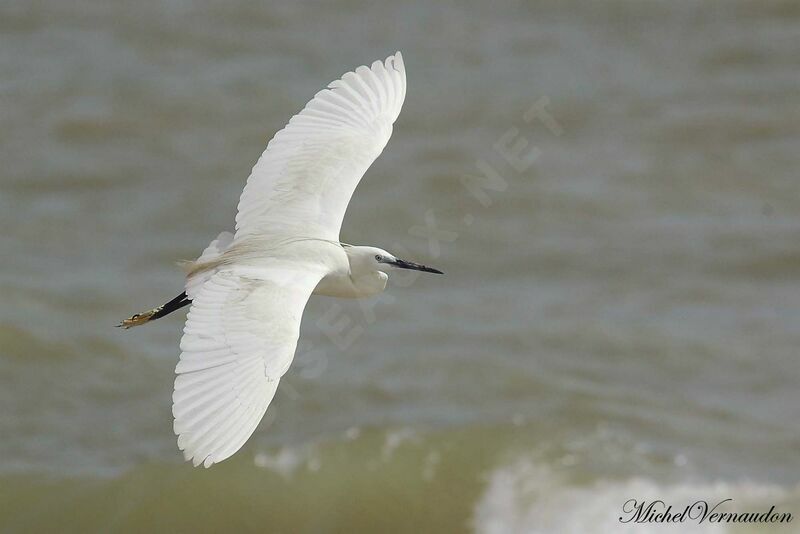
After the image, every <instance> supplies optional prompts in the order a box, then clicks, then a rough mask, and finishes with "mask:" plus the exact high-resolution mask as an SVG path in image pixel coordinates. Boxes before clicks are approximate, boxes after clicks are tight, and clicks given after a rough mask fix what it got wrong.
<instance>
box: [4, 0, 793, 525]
mask: <svg viewBox="0 0 800 534" xmlns="http://www.w3.org/2000/svg"><path fill="white" fill-rule="evenodd" d="M397 49H400V50H402V51H403V54H404V57H405V60H406V65H407V70H408V84H409V89H408V96H407V99H406V102H405V106H404V110H403V113H402V114H401V116H400V119H399V120H398V122H397V124H396V125H395V130H394V135H393V139H392V140H391V141H390V143H389V145H388V147H387V150H386V152H385V154H384V155H383V156H382V157H381V158H380V159H379V160H378V161H377V162H376V164H375V165H374V166H373V168H372V169H371V170H370V171H369V172H368V174H367V176H366V177H365V179H364V181H363V183H362V184H361V185H360V186H359V189H358V190H357V192H356V195H355V197H354V200H353V203H352V205H351V208H350V211H349V213H348V216H347V218H346V220H345V224H344V228H343V232H342V238H343V240H345V241H347V242H350V243H356V244H374V245H378V246H382V247H383V248H387V249H389V250H391V251H394V252H397V253H400V252H402V253H403V254H404V255H405V256H408V257H409V258H410V259H415V260H418V261H421V262H423V263H426V264H430V265H433V266H436V267H439V268H441V269H442V270H444V271H445V272H446V273H447V274H446V276H444V277H419V278H414V279H411V278H405V277H403V276H398V277H393V279H392V280H390V287H389V291H388V293H387V295H385V296H383V297H381V298H379V299H378V300H374V301H370V302H368V303H366V304H364V303H361V304H359V303H354V302H337V301H334V300H328V299H324V298H319V299H315V300H312V302H311V303H310V305H309V307H308V308H307V310H306V314H305V319H304V323H303V331H302V342H301V345H300V348H299V351H298V356H297V358H296V360H295V363H294V365H293V368H292V369H291V370H290V372H289V374H288V375H287V376H286V377H285V379H284V380H283V382H282V384H281V388H280V390H279V392H278V394H277V396H276V398H275V401H274V403H273V405H272V406H271V407H270V409H269V412H268V415H267V417H266V418H265V421H264V422H263V423H262V425H261V427H260V428H259V430H258V431H257V432H256V434H255V435H254V436H253V437H252V438H251V440H250V441H249V442H248V443H247V445H246V446H245V447H244V448H243V449H242V451H240V452H239V453H238V454H237V455H236V456H234V457H233V458H232V459H231V460H229V461H226V462H224V463H222V464H220V465H218V466H215V467H214V468H212V469H210V470H193V469H191V468H190V466H189V465H186V464H183V462H182V458H181V455H180V453H179V451H178V450H177V448H176V446H175V440H174V437H173V434H172V424H171V423H172V419H171V412H170V407H171V394H172V380H173V370H174V366H175V363H176V361H177V355H178V341H179V338H180V331H181V328H182V316H181V314H176V316H171V317H169V318H167V319H164V320H163V321H159V322H157V323H155V324H154V325H153V326H150V327H147V328H141V329H136V330H132V331H128V332H123V331H119V330H117V329H114V328H112V325H114V324H115V323H116V322H118V321H119V320H120V319H121V318H123V317H126V316H128V315H130V314H131V313H133V312H136V311H140V310H142V309H146V308H150V307H152V306H154V305H157V304H160V303H162V302H164V301H165V300H167V299H169V298H171V297H172V296H174V294H176V293H177V292H179V291H180V288H181V286H182V279H181V273H180V271H179V269H177V268H176V267H175V265H174V264H175V262H176V261H178V260H181V259H186V258H193V257H196V256H197V255H198V254H199V252H200V251H201V250H202V248H203V247H204V246H205V245H206V244H207V243H208V241H210V240H211V239H212V238H213V237H214V236H216V235H217V233H219V232H220V231H222V230H225V229H230V228H231V226H232V224H233V218H234V215H235V207H236V203H237V200H238V196H239V194H240V192H241V189H242V186H243V184H244V181H245V179H246V177H247V175H248V174H249V171H250V168H251V167H252V165H253V163H254V162H255V160H256V158H257V157H258V155H260V153H261V151H262V150H263V148H264V146H265V145H266V142H267V141H268V139H269V137H270V136H271V135H272V134H273V133H274V132H275V131H276V130H278V129H279V128H281V127H282V126H283V124H284V123H285V122H286V121H287V120H288V118H289V117H290V116H291V115H292V114H293V113H295V112H296V111H297V110H299V109H300V108H301V107H302V106H303V104H304V103H305V102H306V101H307V100H308V99H309V98H311V96H313V94H314V93H315V92H316V91H317V90H319V89H320V88H321V87H323V86H324V85H325V84H326V83H328V82H329V81H331V80H333V79H335V78H337V77H338V76H339V75H341V74H342V73H343V72H345V71H346V70H349V69H352V68H353V67H355V66H357V65H359V64H363V63H367V62H370V61H372V60H374V59H377V58H383V57H386V56H387V55H388V54H390V53H392V52H394V51H395V50H397ZM799 83H800V9H799V8H798V5H797V4H795V3H790V2H787V3H766V2H760V1H758V2H756V1H751V2H745V1H741V2H726V3H715V2H706V3H694V2H682V1H678V2H666V1H665V2H649V3H639V2H623V1H611V0H608V1H602V2H591V3H590V2H527V3H525V2H519V3H513V2H512V3H499V4H498V3H494V4H492V5H488V4H487V5H484V4H482V3H477V2H475V3H471V2H458V3H456V2H449V3H437V4H434V5H429V4H428V3H424V2H404V3H402V4H401V3H397V4H395V5H389V4H384V5H380V4H376V5H373V4H368V3H359V2H350V1H344V0H341V1H337V2H333V3H330V4H303V5H299V4H288V3H287V4H285V5H268V4H257V3H251V2H205V3H200V4H197V3H192V2H183V1H170V2H167V1H165V2H143V3H127V4H123V3H109V2H92V1H81V2H57V1H48V0H44V1H41V2H16V1H13V0H12V1H6V2H3V3H2V4H0V124H1V125H2V128H0V161H1V162H2V166H0V225H1V226H2V228H3V232H0V250H2V253H0V254H2V256H0V257H1V258H2V261H0V295H2V302H3V305H2V306H0V407H2V410H0V531H2V532H6V531H8V532H48V531H58V532H87V531H89V532H92V531H94V532H107V531H126V532H141V531H156V530H157V531H173V532H198V531H208V532H210V531H217V532H222V531H231V530H237V531H259V532H263V531H267V532H298V531H299V532H353V531H405V532H412V531H414V532H416V531H427V532H453V531H455V532H458V531H476V532H482V533H501V532H592V531H597V532H637V533H638V532H650V531H656V532H667V531H670V532H673V531H674V532H679V531H680V532H728V531H731V532H738V531H737V530H735V529H728V528H727V526H726V525H694V524H685V525H681V527H675V529H671V527H669V526H661V525H639V526H636V527H634V526H631V525H622V524H620V523H619V521H618V519H617V518H618V517H619V515H620V513H621V509H622V506H623V503H624V502H625V501H627V500H628V499H631V498H639V499H644V498H647V499H663V500H665V501H667V502H671V503H674V505H675V506H678V505H685V504H688V503H690V502H694V501H695V500H697V499H706V500H709V501H719V500H723V499H726V498H733V499H734V503H735V505H734V506H733V507H732V508H731V510H733V511H750V510H758V511H761V510H762V509H763V508H764V507H766V508H769V506H770V505H773V504H774V505H776V506H777V507H778V509H779V510H782V511H790V512H792V513H793V514H794V515H795V516H799V515H800V489H799V488H798V484H799V483H800V465H798V463H797V461H796V459H797V453H798V450H800V416H798V413H800V412H798V410H797V406H798V405H800V391H799V390H798V388H797V384H798V382H799V381H800V363H798V358H797V357H798V349H797V347H798V346H800V329H799V328H798V323H800V304H798V303H800V285H799V284H798V273H800V248H798V240H797V237H798V235H800V200H799V199H800V180H798V173H797V170H798V168H800V153H798V147H800V93H798V91H797V87H798V84H799ZM533 106H539V107H536V108H533V109H539V110H541V109H544V110H546V112H547V115H542V114H541V113H540V114H536V113H531V109H532V107H533ZM526 112H528V113H527V114H526ZM543 117H544V118H545V120H542V118H543ZM548 117H549V119H548ZM520 139H524V140H525V141H526V142H527V143H528V144H527V147H526V148H524V149H523V152H527V151H528V150H530V149H535V150H536V152H535V154H537V155H536V157H535V158H533V159H531V160H530V161H513V160H510V159H507V158H504V157H503V156H502V154H501V153H502V147H503V146H506V147H508V146H513V145H514V143H515V142H517V141H519V140H520ZM498 147H499V148H498ZM529 154H530V153H529ZM487 166H488V167H489V168H491V169H492V170H493V171H494V172H496V173H497V175H498V176H499V177H500V178H501V182H497V183H499V184H500V186H498V187H497V188H496V189H498V190H494V189H486V190H483V191H482V192H481V193H480V194H478V195H477V196H476V195H475V191H474V189H472V190H470V188H469V187H466V186H465V185H464V182H465V180H466V182H467V183H468V184H469V183H472V182H470V179H465V178H464V176H465V175H480V173H481V172H482V171H481V169H486V167H487ZM341 321H344V323H343V324H345V325H346V326H345V328H344V329H343V330H341V331H337V329H336V327H335V325H336V324H339V323H340V322H341ZM677 528H681V530H677ZM759 528H760V530H759ZM626 529H627V530H626ZM693 529H694V530H693ZM740 530H741V529H740ZM740 530H739V531H740ZM745 531H747V530H745ZM750 531H751V532H759V531H764V532H766V531H772V528H771V527H763V526H762V527H758V528H751V529H750ZM774 531H776V532H792V531H795V532H796V531H798V530H797V527H796V521H795V522H794V523H792V524H790V525H788V526H786V525H784V526H781V527H780V528H778V527H775V528H774Z"/></svg>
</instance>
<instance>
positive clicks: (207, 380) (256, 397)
mask: <svg viewBox="0 0 800 534" xmlns="http://www.w3.org/2000/svg"><path fill="white" fill-rule="evenodd" d="M323 274H324V272H323V271H322V269H321V268H320V266H319V264H315V263H309V264H308V265H306V264H304V263H297V262H293V263H289V262H276V263H275V264H273V265H270V266H269V267H230V268H228V269H225V270H222V271H220V272H217V273H216V274H214V275H213V276H212V277H211V279H210V280H208V281H207V282H206V283H205V284H203V286H202V288H201V289H200V291H199V293H198V294H197V297H196V298H195V299H194V300H193V301H192V306H191V308H190V310H189V315H188V317H187V320H186V326H185V327H184V334H183V338H182V339H181V357H180V361H179V362H178V366H177V367H176V369H175V372H176V374H177V375H178V376H177V377H176V378H175V390H174V393H173V396H172V399H173V406H172V412H173V416H174V418H175V422H174V429H175V433H176V434H177V435H178V447H179V448H180V449H181V450H183V451H184V457H185V458H186V459H187V460H190V459H191V460H192V461H193V463H194V465H195V466H197V465H200V464H201V463H202V464H204V465H205V466H206V467H210V466H211V465H212V464H214V463H216V462H220V461H222V460H224V459H225V458H228V457H229V456H230V455H232V454H233V453H235V452H236V451H237V450H239V449H240V448H241V447H242V445H244V443H245V441H247V439H248V438H249V437H250V435H251V434H252V433H253V431H254V430H255V429H256V427H257V426H258V423H259V421H261V418H262V417H263V416H264V413H265V412H266V410H267V406H269V403H270V401H272V397H273V396H274V395H275V390H276V388H277V387H278V381H279V380H280V378H281V376H283V374H284V373H285V372H286V370H287V369H288V368H289V365H290V364H291V362H292V358H293V357H294V351H295V347H296V345H297V338H298V335H299V331H300V320H301V317H302V315H303V309H304V308H305V305H306V302H307V301H308V297H309V296H310V295H311V292H312V291H313V290H314V287H316V285H317V283H318V282H319V280H320V278H322V276H323Z"/></svg>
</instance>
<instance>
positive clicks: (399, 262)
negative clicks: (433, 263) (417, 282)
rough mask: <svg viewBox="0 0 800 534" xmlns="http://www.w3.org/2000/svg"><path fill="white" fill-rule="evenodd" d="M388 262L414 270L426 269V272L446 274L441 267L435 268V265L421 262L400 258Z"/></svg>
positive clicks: (401, 267)
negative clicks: (426, 264)
mask: <svg viewBox="0 0 800 534" xmlns="http://www.w3.org/2000/svg"><path fill="white" fill-rule="evenodd" d="M386 263H388V264H389V265H394V266H395V267H399V268H400V269H411V270H412V271H424V272H426V273H436V274H444V273H443V272H442V271H440V270H439V269H434V268H433V267H427V266H425V265H420V264H419V263H414V262H413V261H406V260H400V259H398V260H397V261H389V262H386Z"/></svg>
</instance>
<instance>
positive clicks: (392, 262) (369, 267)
mask: <svg viewBox="0 0 800 534" xmlns="http://www.w3.org/2000/svg"><path fill="white" fill-rule="evenodd" d="M345 251H346V252H347V255H348V257H349V258H350V265H351V267H352V268H354V269H357V270H359V271H381V272H384V273H387V274H388V273H390V272H391V271H392V270H394V269H409V270H413V271H423V272H426V273H436V274H444V273H443V272H442V271H440V270H439V269H434V268H433V267H428V266H426V265H421V264H419V263H414V262H413V261H407V260H401V259H400V258H398V257H397V256H395V255H394V254H392V253H391V252H387V251H385V250H383V249H380V248H377V247H347V248H345Z"/></svg>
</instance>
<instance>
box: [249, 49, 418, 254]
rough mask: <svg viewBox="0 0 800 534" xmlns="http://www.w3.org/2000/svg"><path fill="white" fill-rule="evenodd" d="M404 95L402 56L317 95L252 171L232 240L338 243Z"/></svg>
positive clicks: (350, 75) (357, 72) (352, 74)
mask: <svg viewBox="0 0 800 534" xmlns="http://www.w3.org/2000/svg"><path fill="white" fill-rule="evenodd" d="M405 94H406V74H405V67H404V65H403V57H402V55H401V54H400V52H397V53H396V54H395V55H393V56H389V57H388V58H387V59H386V61H383V62H381V61H376V62H374V63H373V64H372V66H371V67H369V68H367V67H365V66H362V67H359V68H357V69H356V70H355V72H348V73H347V74H345V75H344V76H342V78H341V79H339V80H336V81H334V82H332V83H331V84H330V85H329V86H328V89H324V90H322V91H320V92H319V93H317V94H316V95H315V96H314V98H313V99H312V100H311V101H310V102H309V103H308V104H307V105H306V107H305V108H304V109H303V110H302V111H301V112H300V113H298V114H297V115H295V116H294V117H292V119H291V120H290V121H289V124H288V125H287V126H286V127H285V128H284V129H283V130H281V131H279V132H278V133H277V134H276V135H275V137H273V138H272V140H271V141H270V142H269V144H268V145H267V148H266V150H265V151H264V153H263V154H262V155H261V158H260V159H259V160H258V162H257V163H256V165H255V167H253V171H252V173H251V174H250V177H249V178H248V180H247V185H246V186H245V188H244V191H243V192H242V196H241V198H240V200H239V208H238V214H237V215H236V240H237V241H238V240H240V239H241V238H242V237H244V236H248V235H254V234H264V233H270V234H273V235H281V236H289V237H292V236H302V237H315V238H320V239H327V240H332V241H338V239H339V230H340V228H341V226H342V219H343V218H344V214H345V211H346V210H347V204H348V203H349V202H350V197H351V196H352V195H353V191H354V190H355V188H356V186H357V185H358V182H359V181H360V180H361V177H362V176H363V175H364V173H365V172H366V170H367V168H369V166H370V165H371V164H372V162H373V161H375V158H377V157H378V155H380V153H381V151H382V150H383V148H384V147H385V146H386V143H387V142H388V141H389V137H390V136H391V135H392V124H393V123H394V121H395V120H396V119H397V116H398V115H399V113H400V109H401V107H402V106H403V100H404V99H405Z"/></svg>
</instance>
